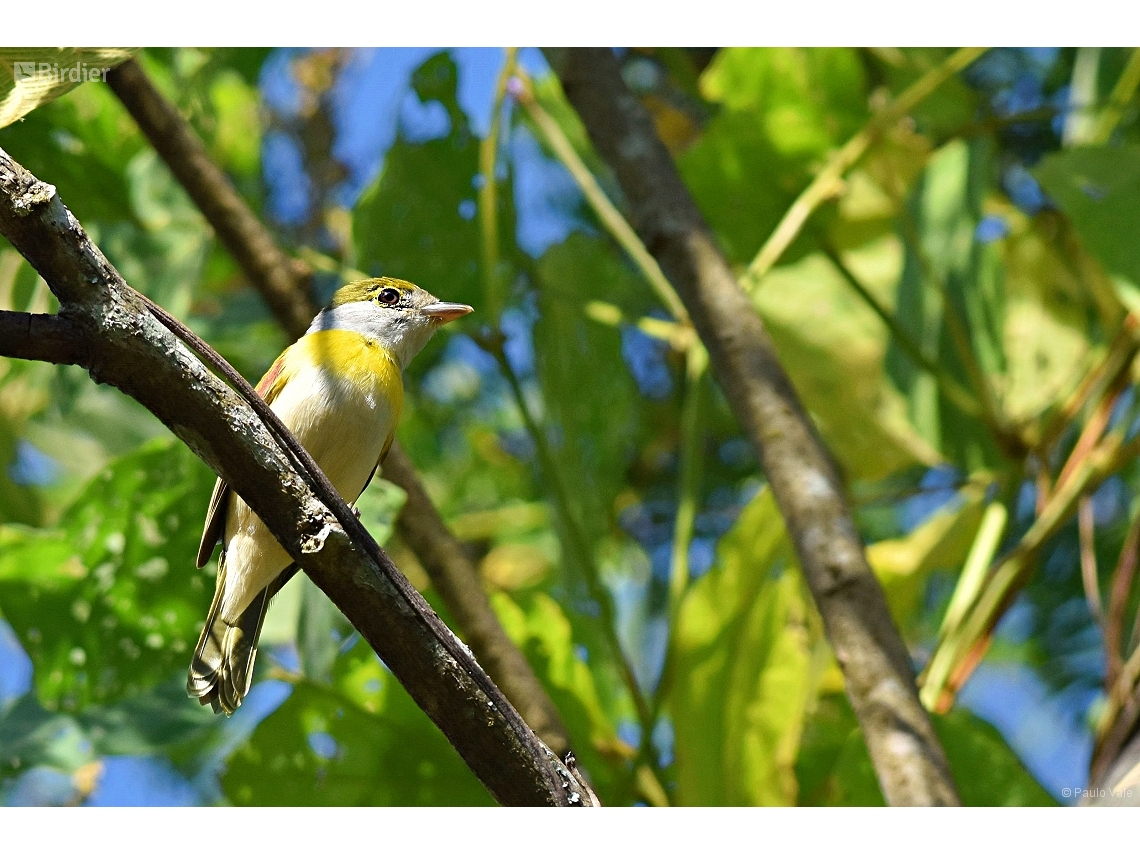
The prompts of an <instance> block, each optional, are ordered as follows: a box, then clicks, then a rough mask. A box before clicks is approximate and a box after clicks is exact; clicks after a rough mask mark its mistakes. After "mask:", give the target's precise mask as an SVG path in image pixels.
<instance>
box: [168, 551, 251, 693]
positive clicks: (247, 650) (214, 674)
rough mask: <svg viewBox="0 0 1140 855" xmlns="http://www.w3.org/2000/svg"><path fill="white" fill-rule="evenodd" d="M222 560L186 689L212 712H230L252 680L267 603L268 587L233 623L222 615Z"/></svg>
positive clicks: (223, 577)
mask: <svg viewBox="0 0 1140 855" xmlns="http://www.w3.org/2000/svg"><path fill="white" fill-rule="evenodd" d="M225 572H226V570H225V559H224V558H223V560H222V562H221V564H220V566H219V567H218V587H217V591H216V592H215V593H214V602H213V603H212V604H211V605H210V611H209V614H208V615H207V617H206V626H205V627H204V628H203V629H202V636H201V638H199V639H198V646H197V647H196V648H195V649H194V658H193V659H192V660H191V662H190V672H189V674H188V675H187V677H186V691H187V692H188V693H189V695H190V697H192V698H197V699H198V702H199V703H201V704H202V705H203V706H205V705H206V704H209V705H210V706H212V707H213V708H214V712H216V713H217V712H223V711H224V712H225V713H226V715H230V714H231V713H233V711H234V710H236V709H237V708H238V707H239V706H241V702H242V698H244V697H245V696H246V693H247V692H249V686H250V682H251V681H252V680H253V663H254V660H255V659H256V658H257V639H258V637H259V636H260V635H261V625H262V623H263V622H264V621H265V612H266V609H267V607H268V606H269V596H270V588H266V589H265V590H263V591H262V592H261V593H260V594H258V595H257V596H256V597H255V598H254V600H253V602H252V603H250V604H249V606H248V607H247V608H246V609H245V611H243V612H242V613H241V614H240V615H239V616H238V619H237V622H236V623H234V624H232V625H231V624H228V623H226V622H225V621H224V620H222V617H221V614H220V612H221V605H222V593H223V591H224V590H225Z"/></svg>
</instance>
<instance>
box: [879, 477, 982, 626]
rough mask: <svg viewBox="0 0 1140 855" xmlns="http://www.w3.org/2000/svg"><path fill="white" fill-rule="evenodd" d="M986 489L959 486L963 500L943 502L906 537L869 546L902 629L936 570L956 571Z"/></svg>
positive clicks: (917, 613)
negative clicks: (946, 503)
mask: <svg viewBox="0 0 1140 855" xmlns="http://www.w3.org/2000/svg"><path fill="white" fill-rule="evenodd" d="M983 496H984V490H982V489H981V488H979V487H974V488H968V489H966V490H963V491H962V495H961V500H960V501H958V502H955V503H954V504H953V505H951V506H949V507H946V508H942V509H940V510H938V511H936V512H935V513H933V514H931V515H930V518H929V519H927V520H926V521H924V522H923V523H922V525H920V526H918V527H917V528H915V529H914V530H913V531H911V532H910V533H909V534H907V535H906V536H905V537H899V538H892V539H890V540H880V541H879V542H878V543H873V544H871V545H870V546H868V547H867V561H868V563H869V564H870V565H871V567H872V568H873V569H874V571H875V575H876V576H877V577H878V579H879V582H880V583H881V584H882V586H883V590H884V592H885V593H886V595H887V602H888V604H889V605H890V608H891V615H892V617H894V619H895V623H896V624H898V626H899V627H900V629H902V630H903V632H906V631H907V630H911V629H913V628H915V627H916V624H917V622H918V620H919V618H920V617H921V609H922V605H923V602H922V600H923V595H924V593H925V591H926V583H927V581H928V580H929V578H930V574H931V573H932V572H933V571H935V570H954V571H958V570H960V569H961V568H962V565H963V564H964V563H965V561H966V556H967V554H968V553H969V551H970V547H971V545H972V544H973V542H974V537H975V535H976V534H977V531H978V526H979V525H980V524H981V520H982V512H983V509H984V508H983V502H982V499H983Z"/></svg>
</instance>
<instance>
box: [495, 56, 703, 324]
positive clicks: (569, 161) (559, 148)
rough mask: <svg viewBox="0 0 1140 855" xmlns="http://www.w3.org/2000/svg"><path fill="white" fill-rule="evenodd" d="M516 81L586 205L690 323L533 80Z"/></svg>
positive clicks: (520, 98) (675, 311)
mask: <svg viewBox="0 0 1140 855" xmlns="http://www.w3.org/2000/svg"><path fill="white" fill-rule="evenodd" d="M516 79H517V80H518V81H519V84H520V85H519V86H517V87H515V89H514V95H515V97H516V98H517V99H518V102H519V103H520V104H522V105H523V108H524V109H525V110H526V111H527V115H529V116H530V118H531V120H532V121H533V122H534V123H535V125H536V126H537V127H538V129H539V131H541V132H542V135H543V137H545V139H546V142H547V144H548V145H549V146H550V148H551V150H552V151H553V152H554V155H555V157H557V158H558V159H559V160H560V161H561V162H562V165H563V166H565V167H566V169H567V170H568V171H569V172H570V175H571V176H572V177H573V178H574V181H575V183H577V185H578V188H579V189H580V190H581V191H582V194H583V195H584V196H585V197H586V201H587V202H588V203H589V204H590V207H591V208H593V209H594V213H595V214H597V216H598V219H599V220H601V222H602V225H603V226H605V228H606V231H608V232H609V233H610V234H611V235H612V236H613V238H614V240H616V241H617V242H618V244H620V245H621V248H622V249H624V250H625V251H626V253H627V254H628V255H629V257H630V258H631V259H632V260H633V263H634V264H636V265H637V267H638V269H640V270H641V272H642V273H643V274H644V276H645V278H646V279H647V280H648V282H649V285H650V287H651V288H653V291H654V292H655V293H656V294H657V297H658V298H659V299H660V300H661V302H662V303H664V304H665V308H667V309H668V310H669V314H671V315H672V316H673V317H674V318H676V319H677V320H678V321H680V322H682V323H688V322H689V313H688V312H687V311H686V310H685V306H684V304H683V303H682V302H681V298H680V297H678V296H677V292H676V291H674V290H673V286H672V285H670V284H669V280H668V279H666V278H665V274H664V273H663V272H662V271H661V267H660V266H659V265H658V264H657V259H655V258H654V257H653V256H652V255H650V254H649V251H648V250H647V249H646V248H645V245H644V244H643V243H642V242H641V239H640V238H638V236H637V232H635V231H634V230H633V227H632V226H630V224H629V223H628V222H627V221H626V219H625V217H623V216H622V215H621V212H620V211H618V209H617V207H616V206H615V205H614V204H613V202H611V201H610V200H609V197H608V196H606V193H605V191H604V190H602V188H601V185H600V184H598V180H597V179H596V178H594V175H593V173H592V172H590V168H589V167H588V166H586V164H585V163H584V162H583V161H582V158H581V157H579V156H578V152H576V151H575V150H574V146H573V145H572V144H571V143H570V140H569V139H568V138H567V136H566V134H565V133H564V132H563V130H562V128H561V127H559V125H558V123H557V122H556V121H555V120H554V118H553V117H552V116H551V115H550V114H549V113H547V112H546V110H544V109H543V108H542V105H541V104H539V103H538V101H537V99H536V98H535V97H534V87H533V85H532V83H531V81H530V78H529V76H528V75H527V74H526V72H524V71H523V70H522V69H519V70H518V72H517V76H516Z"/></svg>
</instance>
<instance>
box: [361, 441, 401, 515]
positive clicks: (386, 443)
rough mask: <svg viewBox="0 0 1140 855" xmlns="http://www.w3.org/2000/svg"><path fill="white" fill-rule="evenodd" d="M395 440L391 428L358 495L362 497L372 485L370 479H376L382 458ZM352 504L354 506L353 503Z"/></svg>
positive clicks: (386, 454) (381, 464)
mask: <svg viewBox="0 0 1140 855" xmlns="http://www.w3.org/2000/svg"><path fill="white" fill-rule="evenodd" d="M395 439H396V429H395V428H392V432H391V433H390V434H388V439H386V440H385V441H384V447H383V448H382V449H380V457H379V459H378V460H377V461H376V465H375V466H373V467H372V471H371V472H369V473H368V480H366V481H365V482H364V486H363V487H361V488H360V495H361V496H363V495H364V491H365V490H367V489H368V485H369V484H371V483H372V479H373V478H375V477H376V473H377V472H379V471H380V467H381V466H383V465H384V458H385V457H387V456H388V451H389V450H390V449H391V448H392V443H393V442H394V441H395ZM353 504H356V503H355V502H353Z"/></svg>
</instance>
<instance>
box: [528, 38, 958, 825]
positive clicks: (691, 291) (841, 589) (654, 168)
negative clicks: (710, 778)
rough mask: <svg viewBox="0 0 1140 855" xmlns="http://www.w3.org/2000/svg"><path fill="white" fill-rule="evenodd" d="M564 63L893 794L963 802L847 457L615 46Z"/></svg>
mask: <svg viewBox="0 0 1140 855" xmlns="http://www.w3.org/2000/svg"><path fill="white" fill-rule="evenodd" d="M547 58H548V59H549V60H550V63H551V66H552V67H554V68H555V69H556V71H557V72H558V74H559V76H560V77H561V79H562V85H563V89H564V90H565V92H566V95H567V97H568V98H569V100H570V102H571V103H572V104H573V105H574V107H575V108H576V109H577V111H578V114H579V115H580V116H581V118H582V121H583V124H584V125H585V127H586V130H587V132H588V133H589V135H590V138H591V140H592V141H593V143H594V145H595V146H596V147H597V149H598V151H599V153H600V154H601V155H602V157H603V158H604V159H605V160H606V161H607V162H608V163H609V164H610V166H611V167H612V168H613V170H614V173H615V175H616V176H617V179H618V182H619V183H620V185H621V187H622V190H623V191H624V193H625V196H626V198H627V199H628V200H629V203H630V206H631V208H632V221H633V222H635V223H637V224H638V232H639V234H640V236H641V239H642V241H643V242H644V244H645V246H646V247H647V248H648V249H649V251H650V252H651V253H652V254H653V255H654V257H655V258H656V259H657V261H658V262H659V263H660V265H661V268H662V270H664V271H665V273H666V275H667V276H668V277H669V279H670V281H671V282H672V283H673V286H674V288H675V289H676V291H677V293H678V294H679V295H680V297H681V300H682V301H683V303H684V304H685V307H686V309H687V310H688V313H689V315H690V317H691V318H692V320H693V324H694V326H695V327H696V329H697V332H698V333H699V335H700V337H701V340H702V341H703V342H704V344H705V346H706V348H707V349H708V352H709V358H710V364H711V366H712V369H713V373H714V375H715V377H716V379H717V381H718V383H719V384H720V386H721V388H722V389H723V390H724V392H725V395H726V397H727V398H728V401H729V403H730V405H731V406H732V408H733V411H734V413H735V414H736V417H737V419H738V420H739V421H740V424H741V426H742V427H743V429H744V433H745V435H746V436H747V437H748V439H749V440H750V441H751V443H752V445H753V447H754V448H755V449H756V451H757V453H758V455H759V457H760V460H761V463H762V465H763V467H764V470H765V472H766V473H767V475H768V480H769V482H770V483H771V485H772V490H773V493H774V495H775V497H776V499H777V501H778V503H779V505H780V509H781V511H782V513H783V515H784V518H785V519H786V520H787V523H788V530H789V533H790V534H791V537H792V542H793V544H794V545H795V548H796V552H797V554H798V556H799V559H800V564H801V566H802V567H803V571H804V576H805V579H806V581H807V583H808V585H809V587H810V588H811V591H812V595H813V596H814V598H815V601H816V604H817V606H818V607H819V611H820V614H821V615H822V616H823V620H824V626H825V628H826V631H827V635H828V638H829V640H830V641H831V644H832V647H833V648H834V650H835V654H836V658H837V659H838V661H839V664H840V666H841V667H842V668H843V672H844V675H845V677H846V680H845V683H846V687H847V694H848V697H849V698H850V699H851V705H852V707H853V708H854V710H855V713H856V715H857V716H858V718H859V722H860V725H861V726H862V729H863V734H864V736H865V738H866V741H867V747H868V749H869V750H870V754H871V759H872V762H873V763H874V765H875V770H876V773H877V775H878V777H879V783H880V784H881V785H882V788H883V794H884V795H885V797H886V799H887V801H888V803H890V804H926V805H938V804H957V803H958V795H957V793H956V791H955V788H954V784H953V781H952V779H951V777H950V772H949V769H948V767H947V764H946V758H945V755H944V754H943V751H942V747H941V746H940V745H939V743H938V740H937V738H936V736H935V734H934V730H933V728H932V726H931V723H930V719H929V717H928V716H927V713H926V711H925V710H924V709H923V708H922V705H921V704H920V703H919V700H918V692H917V690H916V688H915V680H914V670H913V668H912V666H911V661H910V656H909V654H908V652H907V649H906V645H905V644H904V643H903V641H902V638H901V637H900V636H899V634H898V630H897V629H896V628H895V626H894V623H893V622H892V621H891V617H890V613H889V612H888V610H887V604H886V599H885V597H884V596H883V591H882V589H881V588H880V587H879V584H878V582H877V581H876V579H875V577H874V575H873V574H872V572H871V569H870V567H869V566H868V565H867V560H866V557H865V555H864V551H863V544H862V542H861V541H860V539H859V535H858V533H857V531H856V529H855V524H854V521H853V520H852V517H851V512H850V510H849V509H848V507H847V505H846V502H845V500H844V497H843V484H842V480H841V478H840V474H839V472H838V471H837V468H836V466H835V463H834V462H833V460H832V458H831V456H830V455H829V454H828V452H827V450H826V448H825V447H824V445H823V442H822V441H821V439H820V438H819V436H818V434H817V432H816V431H815V429H814V427H813V426H812V424H811V421H810V420H809V418H808V416H807V414H806V413H805V411H804V409H803V406H802V405H801V403H800V401H799V399H798V397H797V396H796V393H795V390H794V389H793V388H792V385H791V382H790V381H789V379H788V377H787V374H786V373H785V372H784V370H783V368H782V367H781V365H780V363H779V360H778V358H777V355H776V352H775V348H774V346H773V344H772V341H771V338H770V337H769V336H768V332H767V330H766V329H765V328H764V325H763V323H762V322H761V320H760V317H759V315H757V313H756V311H755V309H754V308H753V306H752V304H751V302H750V300H749V298H748V297H747V295H746V294H745V293H744V291H743V290H742V289H741V287H740V285H739V284H738V283H737V282H736V279H735V277H734V276H733V273H732V270H731V269H730V268H729V266H728V263H727V261H726V260H725V258H724V256H723V255H722V253H721V252H720V250H719V248H718V247H717V246H716V241H715V238H714V237H713V235H712V232H711V231H710V229H709V227H708V225H707V224H706V223H705V221H704V218H703V217H702V216H701V213H700V211H699V210H698V209H697V207H696V204H695V203H694V202H693V199H692V197H691V196H690V195H689V192H688V190H687V189H686V188H685V185H684V183H683V182H682V181H681V178H680V176H679V175H678V173H677V170H676V168H675V166H674V164H673V161H672V158H671V157H670V155H669V152H668V150H667V149H666V148H665V146H664V145H663V144H662V142H661V140H660V139H659V138H658V137H657V134H656V133H655V131H654V129H653V122H652V119H651V118H650V117H649V114H648V113H647V112H646V110H645V109H644V108H643V107H642V106H641V104H640V103H639V102H638V101H637V99H636V98H635V97H634V96H633V94H632V93H630V92H629V90H628V89H627V88H626V86H625V84H624V83H623V82H622V79H621V73H620V70H619V68H618V64H617V60H616V59H615V58H614V56H613V54H612V52H610V51H609V50H607V49H604V48H597V49H594V48H590V49H571V50H565V51H563V50H552V51H548V52H547Z"/></svg>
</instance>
